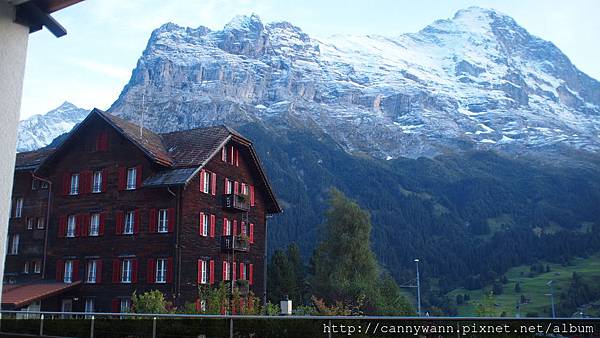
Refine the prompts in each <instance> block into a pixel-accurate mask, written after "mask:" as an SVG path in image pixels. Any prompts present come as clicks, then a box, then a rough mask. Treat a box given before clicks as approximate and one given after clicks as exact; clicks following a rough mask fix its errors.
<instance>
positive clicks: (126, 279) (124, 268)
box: [121, 258, 133, 284]
mask: <svg viewBox="0 0 600 338" xmlns="http://www.w3.org/2000/svg"><path fill="white" fill-rule="evenodd" d="M132 273H133V261H132V260H131V259H128V258H127V259H124V260H123V261H122V262H121V283H127V284H129V283H131V278H132Z"/></svg>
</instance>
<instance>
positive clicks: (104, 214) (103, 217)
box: [98, 211, 106, 236]
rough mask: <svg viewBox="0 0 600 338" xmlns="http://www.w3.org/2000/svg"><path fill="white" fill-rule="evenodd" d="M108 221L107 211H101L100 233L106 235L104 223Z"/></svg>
mask: <svg viewBox="0 0 600 338" xmlns="http://www.w3.org/2000/svg"><path fill="white" fill-rule="evenodd" d="M105 222H106V211H104V212H101V213H100V225H99V226H98V235H99V236H102V235H104V223H105Z"/></svg>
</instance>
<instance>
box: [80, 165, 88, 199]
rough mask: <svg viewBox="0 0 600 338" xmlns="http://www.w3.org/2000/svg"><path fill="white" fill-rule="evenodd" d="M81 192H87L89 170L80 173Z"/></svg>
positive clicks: (81, 193)
mask: <svg viewBox="0 0 600 338" xmlns="http://www.w3.org/2000/svg"><path fill="white" fill-rule="evenodd" d="M79 194H80V195H85V194H87V171H82V172H80V173H79Z"/></svg>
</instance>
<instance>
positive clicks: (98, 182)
mask: <svg viewBox="0 0 600 338" xmlns="http://www.w3.org/2000/svg"><path fill="white" fill-rule="evenodd" d="M92 192H93V193H99V192H102V171H94V174H93V178H92Z"/></svg>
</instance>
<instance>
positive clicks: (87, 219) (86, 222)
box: [81, 214, 91, 236]
mask: <svg viewBox="0 0 600 338" xmlns="http://www.w3.org/2000/svg"><path fill="white" fill-rule="evenodd" d="M90 220H91V216H90V214H83V231H82V232H81V236H87V235H89V233H90V224H91V222H90Z"/></svg>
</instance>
